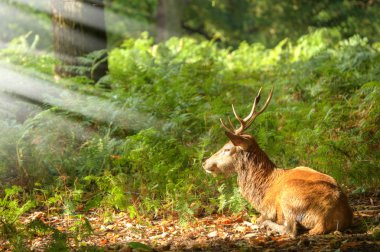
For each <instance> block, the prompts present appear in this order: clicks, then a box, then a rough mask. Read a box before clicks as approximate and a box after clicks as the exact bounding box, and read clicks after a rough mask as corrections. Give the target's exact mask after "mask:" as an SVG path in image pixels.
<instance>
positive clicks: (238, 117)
mask: <svg viewBox="0 0 380 252" xmlns="http://www.w3.org/2000/svg"><path fill="white" fill-rule="evenodd" d="M231 106H232V112H234V115H235V117H236V119H237V120H238V121H239V122H240V123H243V122H244V120H243V119H242V118H241V117H240V116H239V115H238V114H237V113H236V110H235V107H234V105H233V104H231Z"/></svg>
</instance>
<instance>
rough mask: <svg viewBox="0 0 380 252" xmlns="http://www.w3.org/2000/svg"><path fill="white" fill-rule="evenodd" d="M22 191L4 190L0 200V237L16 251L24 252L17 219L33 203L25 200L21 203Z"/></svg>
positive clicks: (22, 237)
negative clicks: (8, 242)
mask: <svg viewBox="0 0 380 252" xmlns="http://www.w3.org/2000/svg"><path fill="white" fill-rule="evenodd" d="M22 191H23V190H22V189H21V188H20V187H18V186H12V187H11V188H6V189H5V190H4V194H5V195H4V197H3V198H0V237H1V238H4V239H5V240H8V241H10V243H11V244H12V245H13V246H14V248H15V249H16V250H19V251H24V250H25V247H24V245H25V244H24V242H25V241H24V234H23V232H22V231H21V230H20V229H19V228H18V222H19V217H20V216H21V215H22V214H24V213H25V212H26V211H28V210H30V209H31V208H33V207H34V203H33V202H32V201H30V200H27V201H26V202H25V203H22V200H21V199H22V196H21V195H20V194H21V193H22Z"/></svg>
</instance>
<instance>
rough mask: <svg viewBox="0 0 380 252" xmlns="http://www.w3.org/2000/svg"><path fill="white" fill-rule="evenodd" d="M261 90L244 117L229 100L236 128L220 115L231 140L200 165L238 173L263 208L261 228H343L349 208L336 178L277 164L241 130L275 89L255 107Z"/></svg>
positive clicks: (251, 198) (325, 230)
mask: <svg viewBox="0 0 380 252" xmlns="http://www.w3.org/2000/svg"><path fill="white" fill-rule="evenodd" d="M260 93H261V89H260V90H259V92H258V95H257V96H256V98H255V100H254V102H253V106H252V109H251V112H250V113H249V115H248V116H247V117H246V118H244V119H243V118H241V117H240V116H238V115H237V113H236V111H235V108H234V106H233V105H232V111H233V113H234V115H235V117H236V119H237V120H238V121H239V123H240V127H239V128H237V129H235V128H234V127H233V125H232V123H231V121H230V120H229V126H227V125H226V124H224V122H223V121H222V120H220V121H221V123H222V126H223V128H224V129H225V130H226V132H225V134H226V135H227V137H228V138H229V139H230V141H229V142H228V143H227V144H225V145H224V146H223V148H222V149H220V150H219V151H218V152H216V153H215V154H214V155H212V156H211V157H210V158H208V159H207V160H206V161H205V162H204V164H203V168H204V169H205V171H206V172H208V173H212V174H225V175H226V174H232V173H237V182H238V185H239V188H240V192H241V194H242V195H243V196H244V197H245V198H246V199H247V200H248V201H249V203H251V204H252V206H253V207H254V208H255V209H256V210H258V211H259V212H260V213H261V216H260V218H258V219H257V223H258V224H261V226H263V227H267V228H269V229H271V230H273V231H276V232H278V233H280V234H289V235H291V236H296V235H297V227H302V228H304V229H307V230H309V234H311V235H316V234H324V233H328V232H331V231H334V230H342V229H345V228H347V227H348V226H349V225H350V224H351V222H352V216H353V215H352V210H351V208H350V206H349V204H348V200H347V197H346V195H345V194H344V193H343V191H342V189H341V188H340V187H339V186H338V184H337V182H336V181H335V179H333V178H332V177H330V176H328V175H326V174H323V173H320V172H317V171H315V170H313V169H311V168H308V167H297V168H294V169H288V170H286V169H279V168H276V166H275V164H274V163H273V162H272V161H271V160H270V159H269V157H268V156H267V154H266V153H265V152H264V151H263V150H262V149H261V148H260V147H259V145H258V144H257V142H256V140H255V139H254V137H253V136H252V135H249V134H245V133H244V131H245V130H247V129H248V128H249V126H251V124H252V123H253V121H254V120H255V119H256V117H257V116H259V115H260V114H261V113H262V112H263V111H264V110H265V109H266V107H267V106H268V104H269V102H270V100H271V98H272V93H273V89H272V90H271V91H270V94H269V97H268V99H267V100H266V102H265V104H264V106H263V107H262V108H261V109H260V110H259V111H256V106H257V104H258V103H259V100H260Z"/></svg>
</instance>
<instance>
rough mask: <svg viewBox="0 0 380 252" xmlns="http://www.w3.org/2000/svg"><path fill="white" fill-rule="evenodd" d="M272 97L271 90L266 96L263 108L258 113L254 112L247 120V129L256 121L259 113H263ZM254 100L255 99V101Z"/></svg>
mask: <svg viewBox="0 0 380 252" xmlns="http://www.w3.org/2000/svg"><path fill="white" fill-rule="evenodd" d="M272 95H273V88H271V90H270V92H269V95H268V98H267V100H266V101H265V104H264V106H263V107H262V108H261V109H260V110H259V111H258V112H255V113H254V114H253V115H252V117H251V118H250V119H249V120H248V122H247V127H249V126H250V125H251V124H252V123H253V121H254V120H255V119H256V117H257V116H259V115H260V114H261V113H263V112H264V110H265V109H266V108H267V107H268V105H269V102H270V100H271V99H272ZM255 100H256V99H255Z"/></svg>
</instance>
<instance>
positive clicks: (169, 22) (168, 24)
mask: <svg viewBox="0 0 380 252" xmlns="http://www.w3.org/2000/svg"><path fill="white" fill-rule="evenodd" d="M182 11H183V0H158V7H157V24H156V25H157V36H156V40H157V42H162V41H165V40H167V39H169V38H170V37H171V36H179V35H181V34H182V27H181V16H182Z"/></svg>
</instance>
